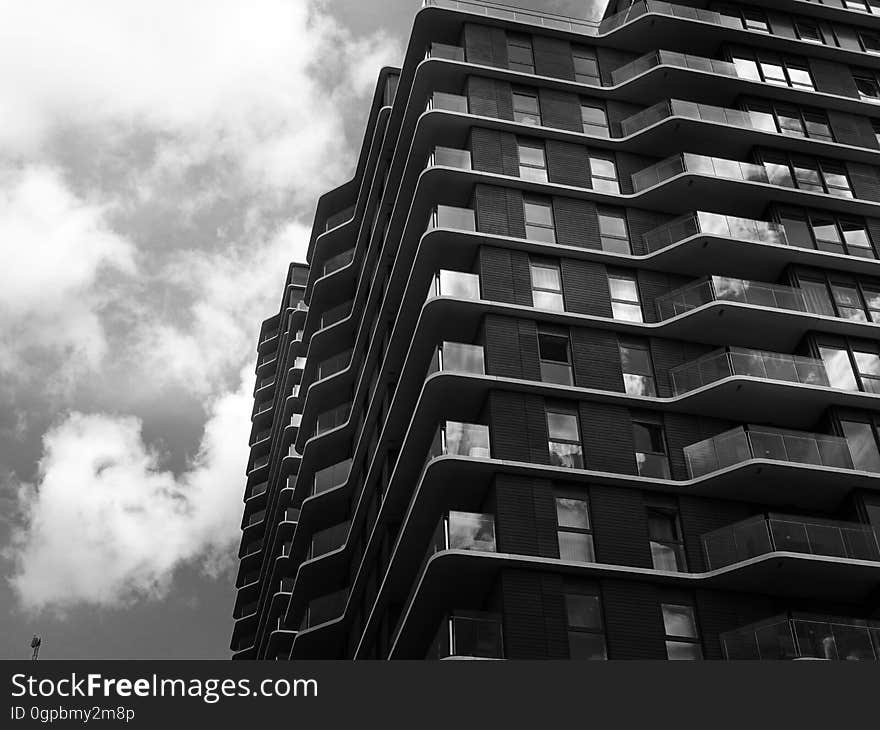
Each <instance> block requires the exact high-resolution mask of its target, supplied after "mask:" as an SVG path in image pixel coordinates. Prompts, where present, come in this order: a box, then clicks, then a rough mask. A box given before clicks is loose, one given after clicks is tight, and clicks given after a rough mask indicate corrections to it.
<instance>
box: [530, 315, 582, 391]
mask: <svg viewBox="0 0 880 730" xmlns="http://www.w3.org/2000/svg"><path fill="white" fill-rule="evenodd" d="M538 357H539V359H540V362H541V380H542V381H544V382H545V383H558V384H559V385H574V377H573V376H572V370H571V351H570V348H569V345H568V332H567V331H566V330H561V329H557V328H551V327H542V328H540V329H539V330H538Z"/></svg>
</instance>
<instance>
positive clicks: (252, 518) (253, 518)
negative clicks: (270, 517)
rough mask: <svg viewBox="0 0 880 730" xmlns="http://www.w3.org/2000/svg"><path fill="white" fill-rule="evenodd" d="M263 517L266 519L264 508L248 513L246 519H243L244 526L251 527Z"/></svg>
mask: <svg viewBox="0 0 880 730" xmlns="http://www.w3.org/2000/svg"><path fill="white" fill-rule="evenodd" d="M264 519H266V510H265V509H261V510H257V511H256V512H253V513H251V514H250V515H248V517H247V519H246V520H245V521H244V526H245V527H251V526H252V525H256V524H259V523H260V522H262V521H263V520H264Z"/></svg>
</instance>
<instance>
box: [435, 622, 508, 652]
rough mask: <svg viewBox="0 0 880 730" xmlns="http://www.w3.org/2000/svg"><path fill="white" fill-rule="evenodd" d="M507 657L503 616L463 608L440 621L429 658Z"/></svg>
mask: <svg viewBox="0 0 880 730" xmlns="http://www.w3.org/2000/svg"><path fill="white" fill-rule="evenodd" d="M453 657H455V658H465V659H466V658H473V659H503V658H504V641H503V637H502V630H501V619H500V617H498V616H496V615H493V614H490V613H483V612H463V611H459V612H456V613H454V614H453V615H451V616H448V617H446V618H444V619H443V621H441V622H440V628H439V629H438V630H437V636H436V637H435V639H434V641H433V642H432V644H431V647H430V648H429V649H428V653H427V656H426V657H425V658H426V659H449V658H453Z"/></svg>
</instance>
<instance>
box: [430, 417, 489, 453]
mask: <svg viewBox="0 0 880 730" xmlns="http://www.w3.org/2000/svg"><path fill="white" fill-rule="evenodd" d="M490 455H491V448H490V444H489V427H488V426H484V425H483V424H481V423H460V422H459V421H446V422H445V423H444V424H442V425H441V426H440V427H439V428H438V429H437V433H436V434H435V435H434V440H433V441H432V442H431V449H430V452H429V454H428V459H435V458H437V457H438V456H471V457H475V458H478V459H488V458H490Z"/></svg>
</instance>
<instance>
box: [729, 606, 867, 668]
mask: <svg viewBox="0 0 880 730" xmlns="http://www.w3.org/2000/svg"><path fill="white" fill-rule="evenodd" d="M720 639H721V646H722V648H723V649H724V656H725V657H726V658H727V659H763V660H767V659H781V660H786V659H788V660H790V659H829V660H834V659H846V660H866V659H867V660H871V659H873V660H877V659H880V622H878V621H865V620H861V619H852V618H838V617H829V616H813V615H806V614H791V615H789V614H782V615H780V616H775V617H774V618H771V619H767V620H765V621H760V622H758V623H754V624H750V625H749V626H743V627H742V628H740V629H736V630H735V631H728V632H726V633H723V634H721V637H720Z"/></svg>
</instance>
